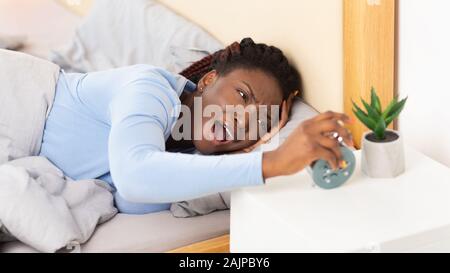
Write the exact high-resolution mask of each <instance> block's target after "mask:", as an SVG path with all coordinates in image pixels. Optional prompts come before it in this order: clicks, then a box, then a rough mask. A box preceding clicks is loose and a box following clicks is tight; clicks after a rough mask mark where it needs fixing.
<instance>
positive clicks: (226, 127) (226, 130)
mask: <svg viewBox="0 0 450 273" xmlns="http://www.w3.org/2000/svg"><path fill="white" fill-rule="evenodd" d="M223 128H225V132H226V133H227V135H228V136H229V137H230V138H231V139H232V138H233V135H232V134H231V131H230V129H229V128H228V125H227V124H226V123H224V124H223Z"/></svg>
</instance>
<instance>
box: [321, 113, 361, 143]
mask: <svg viewBox="0 0 450 273" xmlns="http://www.w3.org/2000/svg"><path fill="white" fill-rule="evenodd" d="M314 131H315V133H320V134H321V135H325V134H327V133H330V132H337V133H338V134H339V136H340V137H342V140H343V141H344V142H345V144H347V145H348V146H351V147H352V146H353V145H354V144H353V138H352V135H351V133H350V131H349V130H348V129H347V128H345V127H344V126H343V125H342V124H341V123H340V122H339V120H335V119H329V120H323V121H322V122H318V123H316V124H315V129H314ZM334 141H335V142H336V140H334Z"/></svg>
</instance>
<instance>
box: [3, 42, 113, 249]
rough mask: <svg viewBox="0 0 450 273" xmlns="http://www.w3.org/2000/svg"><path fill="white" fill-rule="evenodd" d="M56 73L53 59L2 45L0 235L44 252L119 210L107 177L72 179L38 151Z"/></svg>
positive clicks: (81, 238) (82, 235)
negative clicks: (38, 56)
mask: <svg viewBox="0 0 450 273" xmlns="http://www.w3.org/2000/svg"><path fill="white" fill-rule="evenodd" d="M30 71H31V72H33V73H30ZM58 76H59V67H58V66H57V65H55V64H53V63H51V62H48V61H45V60H42V59H38V58H35V57H32V56H30V55H26V54H23V53H18V52H13V51H8V50H1V49H0V86H1V89H0V98H1V100H0V129H1V130H0V232H2V234H3V235H1V236H0V238H2V239H3V240H7V241H10V240H11V239H12V238H16V239H18V240H20V241H22V242H24V243H26V244H28V245H30V246H32V247H34V248H35V249H37V250H39V251H43V252H55V251H57V250H60V249H61V248H64V247H66V246H71V245H74V244H75V245H79V244H82V243H84V242H86V241H87V240H88V239H89V238H90V236H91V235H92V233H93V232H94V230H95V227H96V226H97V224H99V223H102V222H105V221H107V220H109V219H111V218H112V217H113V216H114V215H115V214H116V213H117V210H116V208H115V207H114V206H113V196H112V194H111V189H110V188H109V185H108V184H107V183H106V182H103V181H100V180H95V179H88V180H82V181H76V182H71V183H69V182H70V178H67V177H65V176H64V175H63V173H62V172H61V171H60V170H59V169H58V168H57V167H55V166H54V165H53V164H52V163H51V162H50V161H48V160H47V159H46V158H44V157H38V156H36V155H37V154H38V152H39V149H40V146H41V142H42V132H43V128H44V125H45V119H46V117H47V115H48V113H49V112H50V109H51V107H52V103H53V98H54V95H55V86H56V82H57V79H58ZM43 219H45V221H43Z"/></svg>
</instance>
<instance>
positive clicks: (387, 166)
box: [352, 87, 408, 178]
mask: <svg viewBox="0 0 450 273" xmlns="http://www.w3.org/2000/svg"><path fill="white" fill-rule="evenodd" d="M407 99H408V98H406V99H403V100H401V101H400V102H399V101H398V98H395V99H394V100H392V102H391V103H390V104H389V105H388V106H387V107H386V109H384V110H383V109H382V106H381V102H380V98H379V97H378V95H377V93H376V91H375V89H374V88H373V87H372V91H371V102H370V104H368V103H367V102H366V101H364V100H363V99H361V101H362V103H363V105H364V108H365V109H366V111H363V110H362V109H361V108H360V107H358V105H357V104H356V103H355V102H353V101H352V102H353V107H354V109H353V113H354V114H355V116H356V117H357V118H358V119H359V120H360V121H361V122H362V123H363V124H364V125H365V126H366V127H367V128H368V129H370V132H367V133H365V134H364V135H363V137H362V151H361V152H362V156H361V168H362V171H363V172H364V173H365V174H366V175H367V176H369V177H372V178H394V177H397V176H399V175H400V174H402V173H404V171H405V159H404V148H403V139H402V136H401V134H400V133H399V132H398V131H392V130H388V129H387V128H388V126H389V125H390V124H391V123H392V122H393V121H394V120H395V119H396V118H397V117H398V116H399V115H400V113H401V112H402V110H403V108H404V107H405V104H406V101H407Z"/></svg>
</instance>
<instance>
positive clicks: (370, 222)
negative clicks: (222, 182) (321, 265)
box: [230, 148, 450, 252]
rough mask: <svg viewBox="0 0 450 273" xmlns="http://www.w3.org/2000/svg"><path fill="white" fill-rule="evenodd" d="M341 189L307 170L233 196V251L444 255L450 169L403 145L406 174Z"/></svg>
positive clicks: (449, 235)
mask: <svg viewBox="0 0 450 273" xmlns="http://www.w3.org/2000/svg"><path fill="white" fill-rule="evenodd" d="M355 155H356V158H357V161H358V164H357V167H356V170H355V174H354V175H353V177H352V178H351V180H350V181H348V182H347V183H346V184H345V185H344V186H343V187H341V188H338V189H335V190H330V191H327V190H322V189H320V188H317V187H313V186H312V180H311V179H310V177H309V175H308V174H307V173H306V171H302V172H300V173H298V174H296V175H293V176H288V177H278V178H274V179H270V180H268V181H267V185H266V186H263V187H255V188H245V189H240V190H237V191H235V192H233V193H232V197H231V234H230V235H231V238H230V250H231V252H411V251H412V252H428V251H432V252H450V169H449V168H447V167H446V166H444V165H441V164H439V163H437V162H435V161H433V160H432V159H430V158H428V157H426V156H425V155H423V154H421V153H419V152H417V151H415V150H413V149H411V148H407V149H406V150H405V155H406V172H405V173H404V174H403V175H401V176H399V177H397V178H396V179H370V178H368V177H366V176H365V175H364V174H363V173H362V172H361V169H360V164H359V163H360V152H359V151H358V152H356V153H355Z"/></svg>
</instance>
